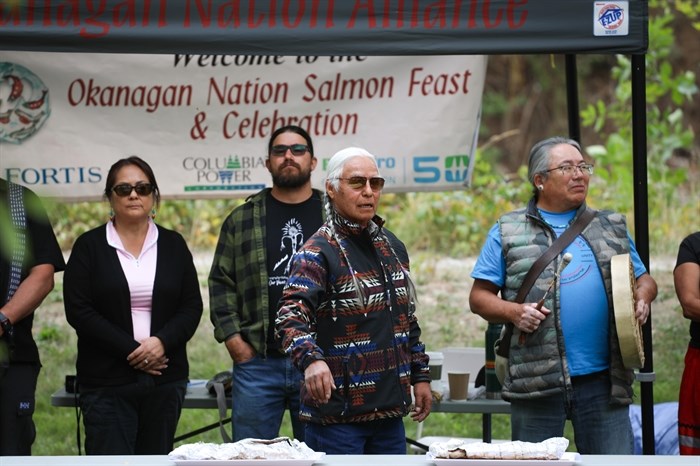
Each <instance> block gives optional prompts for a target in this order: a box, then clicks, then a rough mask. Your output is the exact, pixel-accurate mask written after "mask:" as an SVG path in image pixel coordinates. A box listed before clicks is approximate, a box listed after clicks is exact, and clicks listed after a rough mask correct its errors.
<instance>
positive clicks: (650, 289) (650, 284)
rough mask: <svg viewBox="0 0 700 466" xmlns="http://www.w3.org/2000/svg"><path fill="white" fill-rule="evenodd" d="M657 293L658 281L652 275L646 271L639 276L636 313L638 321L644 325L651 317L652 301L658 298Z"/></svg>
mask: <svg viewBox="0 0 700 466" xmlns="http://www.w3.org/2000/svg"><path fill="white" fill-rule="evenodd" d="M656 293H657V287H656V281H655V280H654V279H653V278H651V275H649V274H648V273H645V274H642V275H640V276H639V278H637V281H636V286H635V290H634V298H635V305H634V315H635V317H636V318H637V321H638V322H639V323H640V324H642V325H644V324H645V323H646V321H647V319H648V318H649V311H650V307H649V306H650V305H651V302H652V301H654V299H656Z"/></svg>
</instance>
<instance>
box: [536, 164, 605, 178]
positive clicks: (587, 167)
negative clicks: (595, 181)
mask: <svg viewBox="0 0 700 466" xmlns="http://www.w3.org/2000/svg"><path fill="white" fill-rule="evenodd" d="M554 170H559V171H560V172H561V174H562V175H566V176H570V175H573V174H574V173H576V170H578V171H580V172H581V174H582V175H592V174H593V165H591V164H590V163H580V164H578V165H560V166H558V167H554V168H550V169H549V170H545V171H544V172H542V173H549V172H553V171H554Z"/></svg>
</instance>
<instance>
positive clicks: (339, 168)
mask: <svg viewBox="0 0 700 466" xmlns="http://www.w3.org/2000/svg"><path fill="white" fill-rule="evenodd" d="M355 157H365V158H368V159H370V160H372V162H373V163H374V166H375V167H376V168H377V173H379V166H378V165H377V159H376V157H375V156H374V155H372V154H371V153H370V152H369V151H368V150H366V149H363V148H361V147H346V148H345V149H342V150H339V151H338V152H336V153H335V154H333V157H331V159H330V161H329V162H328V167H327V172H326V193H325V196H324V198H325V202H324V207H325V209H326V223H327V224H328V228H329V229H330V231H331V236H332V237H333V238H334V239H335V241H336V242H337V243H338V247H339V248H340V251H341V254H343V257H345V261H346V262H347V264H348V268H349V269H350V274H351V275H352V280H353V283H354V284H355V292H356V294H357V299H358V300H359V301H360V302H361V303H362V305H363V306H364V305H366V302H365V301H366V300H365V297H364V294H363V293H362V291H361V283H360V280H359V279H358V278H357V276H356V274H355V269H354V268H353V267H352V264H351V263H350V258H349V257H348V255H347V253H346V251H345V248H344V247H343V244H342V243H341V242H340V238H339V237H338V234H337V232H336V231H335V224H334V223H333V214H334V209H333V203H332V201H331V198H330V196H328V185H330V187H331V188H332V189H333V190H334V191H337V190H338V189H339V188H340V177H341V176H342V174H343V168H345V164H346V163H347V162H348V161H349V160H351V159H353V158H355ZM378 176H381V175H378ZM381 234H382V237H383V239H384V241H385V242H386V244H388V245H389V248H391V252H392V253H393V254H394V257H395V258H396V261H397V262H398V263H399V264H400V265H401V269H402V270H403V273H404V276H405V277H406V292H407V293H408V299H409V302H410V303H411V304H414V303H416V302H417V294H416V287H415V285H414V283H413V280H412V279H411V274H410V273H409V272H408V270H406V268H405V267H404V266H403V264H402V263H401V260H400V259H399V256H398V255H397V254H396V251H395V250H394V247H393V246H392V244H391V242H390V241H389V238H387V236H386V235H385V234H384V232H382V233H381Z"/></svg>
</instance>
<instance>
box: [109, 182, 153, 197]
mask: <svg viewBox="0 0 700 466" xmlns="http://www.w3.org/2000/svg"><path fill="white" fill-rule="evenodd" d="M112 191H113V192H114V194H116V195H117V196H119V197H126V196H128V195H130V194H131V191H136V194H138V195H139V196H148V195H149V194H151V193H152V192H153V185H152V184H150V183H139V184H136V185H133V186H132V185H130V184H118V185H116V186H115V187H113V188H112Z"/></svg>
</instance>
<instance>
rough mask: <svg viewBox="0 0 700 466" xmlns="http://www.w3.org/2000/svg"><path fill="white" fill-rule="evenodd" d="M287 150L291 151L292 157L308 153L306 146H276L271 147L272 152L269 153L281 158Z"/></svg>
mask: <svg viewBox="0 0 700 466" xmlns="http://www.w3.org/2000/svg"><path fill="white" fill-rule="evenodd" d="M288 150H290V151H292V155H294V156H297V157H301V156H302V155H304V154H306V153H307V152H309V146H307V145H306V144H292V145H291V146H287V145H284V144H278V145H276V146H272V150H271V151H270V153H271V154H272V155H276V156H283V155H285V154H286V153H287V151H288Z"/></svg>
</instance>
